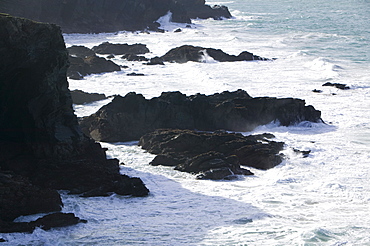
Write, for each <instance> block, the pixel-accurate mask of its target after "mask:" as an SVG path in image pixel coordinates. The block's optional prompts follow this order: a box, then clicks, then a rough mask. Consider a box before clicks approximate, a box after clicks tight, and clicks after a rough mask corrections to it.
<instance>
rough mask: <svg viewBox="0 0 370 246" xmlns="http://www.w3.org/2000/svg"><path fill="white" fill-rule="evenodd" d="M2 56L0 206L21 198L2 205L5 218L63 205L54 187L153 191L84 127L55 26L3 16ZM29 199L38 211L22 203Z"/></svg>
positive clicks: (89, 191)
mask: <svg viewBox="0 0 370 246" xmlns="http://www.w3.org/2000/svg"><path fill="white" fill-rule="evenodd" d="M0 56H1V59H0V177H1V178H0V179H1V182H2V186H1V189H5V190H4V192H1V194H0V202H1V204H0V207H1V208H6V207H7V206H6V204H12V203H14V201H13V202H12V201H11V200H12V199H21V200H20V201H22V202H21V203H20V204H18V206H13V207H10V208H9V209H8V210H7V209H5V210H0V212H1V213H0V220H3V221H9V220H11V219H12V218H14V216H17V215H18V216H19V215H22V214H28V213H31V212H32V213H38V212H45V211H47V210H55V211H58V210H59V209H60V200H58V199H57V198H56V197H58V196H56V194H57V193H56V192H55V190H56V189H63V190H69V191H71V192H74V193H78V194H81V193H83V194H84V195H85V196H89V195H108V194H110V193H111V192H116V193H117V194H122V195H134V196H145V195H147V194H148V190H147V188H146V187H145V185H144V184H143V183H142V181H141V180H140V179H138V178H130V177H128V176H125V175H120V173H119V165H118V160H116V159H107V158H106V154H105V149H103V148H102V147H101V146H100V144H98V143H96V142H94V141H93V140H92V139H90V138H88V137H86V136H85V135H84V134H83V133H82V132H81V130H80V128H79V125H78V122H77V118H76V116H75V115H74V112H73V109H72V99H71V95H70V92H69V89H68V82H67V78H66V72H67V68H68V52H67V50H66V47H65V44H64V41H63V37H62V34H61V30H60V28H59V27H58V26H56V25H54V24H43V23H37V22H34V21H30V20H27V19H22V18H15V17H11V16H9V15H5V14H0ZM19 176H21V177H22V178H18V177H19ZM17 180H22V182H17ZM17 184H19V187H16V186H13V185H17ZM7 185H9V187H8V188H4V187H7ZM16 190H18V191H19V192H16V193H15V194H14V192H13V191H16ZM50 190H54V191H50ZM26 193H27V194H28V195H27V196H25V197H23V195H22V194H26ZM35 193H38V195H35V196H34V197H30V196H32V194H35ZM42 194H45V199H41V197H40V196H41V195H42ZM27 197H30V198H29V199H28V198H27ZM47 197H50V198H47ZM22 199H24V200H22ZM27 199H28V200H27ZM36 199H37V200H38V201H35V200H36ZM24 201H27V202H24ZM28 203H34V204H35V206H33V208H34V210H32V211H28V210H27V209H25V208H23V207H24V206H29V204H28ZM9 210H10V211H11V214H12V216H10V217H9V213H10V212H9Z"/></svg>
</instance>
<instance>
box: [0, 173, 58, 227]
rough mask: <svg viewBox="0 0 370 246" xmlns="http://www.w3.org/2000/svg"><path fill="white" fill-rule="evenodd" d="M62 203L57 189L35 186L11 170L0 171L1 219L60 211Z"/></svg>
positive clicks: (7, 219)
mask: <svg viewBox="0 0 370 246" xmlns="http://www.w3.org/2000/svg"><path fill="white" fill-rule="evenodd" d="M62 205H63V204H62V200H61V199H60V196H59V193H58V192H57V191H56V190H52V189H45V188H41V187H38V186H35V185H33V184H31V183H30V182H29V180H28V179H27V178H25V177H22V176H20V175H14V174H12V173H11V172H7V173H0V215H1V217H0V220H5V221H12V220H14V219H15V218H17V217H19V216H21V215H30V214H35V213H48V212H53V211H59V210H60V209H61V207H62Z"/></svg>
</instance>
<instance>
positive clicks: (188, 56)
mask: <svg viewBox="0 0 370 246" xmlns="http://www.w3.org/2000/svg"><path fill="white" fill-rule="evenodd" d="M205 56H210V57H212V58H213V59H214V60H217V61H220V62H232V61H254V60H263V61H266V60H270V59H267V58H263V57H260V56H256V55H253V54H252V53H250V52H248V51H243V52H242V53H240V54H239V55H237V56H235V55H229V54H227V53H225V52H223V51H222V50H220V49H213V48H204V47H199V46H192V45H182V46H180V47H176V48H173V49H171V50H170V51H168V52H167V53H166V54H165V55H163V56H161V57H160V58H161V59H162V60H163V61H166V62H177V63H186V62H188V61H194V62H200V61H202V60H204V57H205Z"/></svg>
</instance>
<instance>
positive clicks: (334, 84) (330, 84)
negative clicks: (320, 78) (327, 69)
mask: <svg viewBox="0 0 370 246" xmlns="http://www.w3.org/2000/svg"><path fill="white" fill-rule="evenodd" d="M322 86H332V87H335V88H338V89H341V90H349V89H350V88H349V86H347V85H346V84H340V83H330V82H327V83H325V84H323V85H322Z"/></svg>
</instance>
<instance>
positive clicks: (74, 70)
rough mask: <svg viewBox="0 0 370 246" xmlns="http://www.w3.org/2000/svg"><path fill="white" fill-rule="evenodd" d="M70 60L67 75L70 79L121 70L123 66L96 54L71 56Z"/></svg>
mask: <svg viewBox="0 0 370 246" xmlns="http://www.w3.org/2000/svg"><path fill="white" fill-rule="evenodd" d="M69 62H70V66H69V69H68V72H67V76H68V77H69V78H70V79H82V78H83V77H84V76H86V75H89V74H97V73H108V72H114V71H121V67H120V66H118V65H117V64H115V63H114V62H112V61H109V60H107V59H105V58H103V57H98V56H96V55H92V56H87V57H85V58H80V57H73V56H69Z"/></svg>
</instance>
